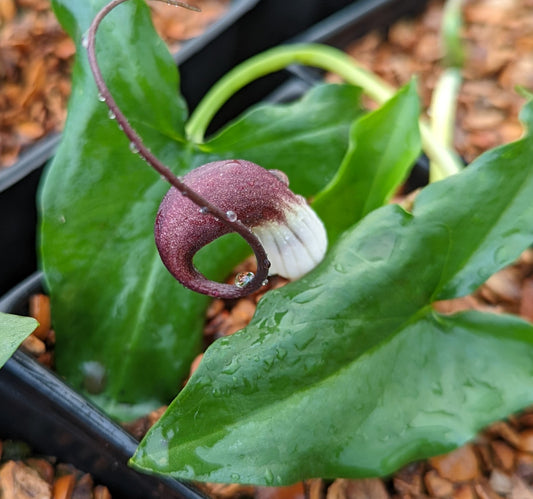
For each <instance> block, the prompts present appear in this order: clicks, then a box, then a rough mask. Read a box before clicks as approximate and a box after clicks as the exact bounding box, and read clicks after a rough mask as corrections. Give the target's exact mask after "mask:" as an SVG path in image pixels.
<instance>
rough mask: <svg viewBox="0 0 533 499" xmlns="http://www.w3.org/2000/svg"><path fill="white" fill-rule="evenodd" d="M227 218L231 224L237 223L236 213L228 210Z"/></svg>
mask: <svg viewBox="0 0 533 499" xmlns="http://www.w3.org/2000/svg"><path fill="white" fill-rule="evenodd" d="M226 217H227V218H228V220H229V221H230V222H235V221H236V220H237V213H235V212H234V211H231V210H228V211H226Z"/></svg>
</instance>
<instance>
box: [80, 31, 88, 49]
mask: <svg viewBox="0 0 533 499" xmlns="http://www.w3.org/2000/svg"><path fill="white" fill-rule="evenodd" d="M81 46H82V47H83V48H87V47H88V46H89V36H88V35H87V33H85V34H84V35H83V36H82V37H81Z"/></svg>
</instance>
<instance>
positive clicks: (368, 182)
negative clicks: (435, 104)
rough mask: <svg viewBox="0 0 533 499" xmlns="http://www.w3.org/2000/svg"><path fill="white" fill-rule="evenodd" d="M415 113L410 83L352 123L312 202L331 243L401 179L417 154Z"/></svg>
mask: <svg viewBox="0 0 533 499" xmlns="http://www.w3.org/2000/svg"><path fill="white" fill-rule="evenodd" d="M419 114H420V105H419V99H418V94H417V90H416V83H415V81H414V80H413V81H412V82H411V83H410V84H408V85H406V86H405V87H404V88H402V89H401V90H400V91H399V92H398V93H397V94H396V95H395V96H394V97H393V98H392V99H390V100H389V101H388V102H386V103H385V104H384V105H383V106H382V107H380V108H379V109H377V110H376V111H374V112H372V113H369V114H367V115H364V116H362V117H361V118H359V119H358V120H357V121H355V123H354V124H353V125H352V128H351V130H350V145H349V147H348V151H347V153H346V156H345V157H344V159H343V161H342V163H341V166H340V168H339V170H338V172H337V174H336V175H335V177H334V178H333V179H332V180H331V182H330V183H329V184H328V185H327V186H326V188H325V189H324V190H322V191H321V192H320V193H319V194H318V195H317V196H316V197H315V199H314V201H313V208H314V209H315V211H316V212H317V214H318V215H319V216H320V218H321V220H322V221H323V222H324V224H325V225H326V227H327V230H328V239H329V241H330V243H333V241H335V240H336V239H337V238H338V236H339V235H340V234H341V233H342V232H343V231H344V230H346V229H348V228H349V227H350V226H352V225H353V224H354V223H355V222H357V221H358V220H360V219H361V218H363V217H364V216H365V215H367V214H368V213H370V212H371V211H372V210H375V209H376V208H379V207H380V206H383V205H384V204H385V203H386V202H388V201H389V200H390V198H391V197H392V195H393V194H394V192H395V190H396V189H398V188H399V187H400V185H401V184H402V182H404V181H405V178H406V176H407V174H408V173H409V170H410V169H411V167H412V165H413V163H414V162H415V160H416V158H417V157H418V156H419V155H420V148H421V143H420V133H419V125H418V116H419ZM398 123H402V126H397V124H398Z"/></svg>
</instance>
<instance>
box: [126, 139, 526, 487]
mask: <svg viewBox="0 0 533 499" xmlns="http://www.w3.org/2000/svg"><path fill="white" fill-rule="evenodd" d="M531 157H533V140H532V138H531V137H530V136H529V137H527V138H525V139H523V140H521V141H519V142H516V143H514V144H511V145H509V146H506V147H503V148H500V149H498V150H496V151H493V152H491V153H489V154H486V155H484V156H482V157H480V158H478V160H477V161H476V162H475V164H472V165H471V166H470V167H469V168H468V169H465V170H464V171H463V172H461V173H460V174H458V175H455V176H453V177H450V178H448V179H446V180H444V181H441V182H437V183H435V184H432V185H430V186H428V187H426V188H425V189H424V190H423V192H422V194H421V195H420V196H419V197H418V199H417V200H416V203H415V205H414V208H413V213H407V212H405V211H404V210H402V209H401V208H400V207H399V206H395V205H388V206H385V207H383V208H380V209H378V210H375V211H374V212H372V213H370V214H369V215H368V216H367V217H365V218H364V219H363V220H362V221H361V222H360V223H359V224H357V225H356V226H355V227H354V228H352V229H351V230H348V231H346V232H345V233H344V235H343V236H342V237H341V238H340V239H339V241H338V243H337V245H336V246H335V247H334V248H332V250H331V252H330V253H329V254H328V256H327V257H326V259H325V261H324V262H323V263H322V265H320V266H319V267H318V268H317V269H315V271H313V272H312V273H311V274H308V275H307V276H306V277H304V278H303V279H301V280H300V281H297V282H294V283H291V284H289V285H288V286H286V287H285V288H282V289H280V290H276V291H274V292H271V293H267V295H266V296H265V297H264V298H263V299H262V301H261V302H260V303H259V306H258V309H257V312H256V314H255V316H254V318H253V320H252V322H251V323H250V325H249V326H248V327H247V328H246V329H244V330H243V331H240V332H238V333H236V334H235V335H233V336H231V337H228V338H224V339H222V340H220V341H217V342H215V343H214V344H213V345H212V346H211V347H210V348H209V349H208V350H207V352H206V354H205V356H204V359H203V361H202V363H201V364H200V367H199V368H198V370H197V371H196V372H195V374H194V375H193V377H192V378H191V380H190V381H189V383H188V384H187V385H186V387H185V389H184V390H183V391H182V392H181V393H180V395H179V396H178V397H177V399H176V400H175V401H174V402H173V403H172V404H171V406H170V407H169V409H168V411H167V412H166V413H165V415H164V416H163V417H162V418H161V420H160V421H159V422H158V423H157V424H156V425H155V426H154V427H153V428H152V429H151V431H150V432H149V433H148V435H147V436H146V437H145V439H144V440H143V441H142V442H141V444H140V446H139V448H138V450H137V453H136V454H135V456H134V457H133V458H132V464H133V465H134V466H136V467H138V468H140V469H143V470H148V471H152V472H159V473H166V474H169V475H172V476H175V477H179V478H185V479H190V478H194V479H197V480H207V481H214V482H219V481H220V482H228V481H232V482H243V483H248V482H251V483H256V484H266V485H279V484H287V483H291V482H295V481H297V480H302V479H304V478H310V477H327V478H330V477H331V478H333V477H338V476H342V477H361V476H369V475H384V474H388V473H390V472H392V471H393V470H395V469H396V468H398V467H400V466H402V465H404V464H405V463H407V462H408V461H411V460H414V459H419V458H424V457H427V456H429V455H433V454H439V453H442V452H444V451H447V450H449V449H451V448H453V447H455V446H457V445H460V444H462V443H464V442H465V441H466V440H468V439H470V438H472V437H473V436H474V435H475V433H476V431H478V430H479V429H480V428H481V427H483V426H484V425H486V424H487V423H489V422H491V421H493V420H495V419H498V418H501V417H505V416H507V415H508V414H510V413H512V412H513V411H516V410H518V409H520V408H522V407H524V406H526V405H529V404H531V403H533V392H532V391H531V384H532V382H533V368H532V366H533V326H532V325H531V324H529V323H526V322H524V321H522V320H520V319H518V318H514V317H509V316H496V315H489V314H481V313H477V312H470V313H463V314H457V315H453V316H449V317H446V316H442V315H439V314H437V313H436V312H435V311H433V309H432V307H431V304H432V302H433V301H434V300H436V299H439V298H443V297H449V298H451V297H453V296H458V295H460V294H461V293H464V292H468V291H470V290H472V289H474V288H475V287H476V286H477V285H479V284H480V283H481V282H483V280H484V279H485V278H486V277H487V276H488V275H490V274H492V273H494V272H496V271H497V270H499V269H500V268H502V267H503V266H505V265H507V264H509V263H510V262H511V261H513V260H514V259H515V258H516V257H517V256H518V255H519V254H520V252H521V251H522V250H523V249H525V248H526V247H527V246H528V245H529V244H530V243H531V242H532V241H533V204H532V203H531V196H532V195H533V170H532V169H531V168H530V167H529V165H530V158H531ZM478 214H479V216H477V215H478Z"/></svg>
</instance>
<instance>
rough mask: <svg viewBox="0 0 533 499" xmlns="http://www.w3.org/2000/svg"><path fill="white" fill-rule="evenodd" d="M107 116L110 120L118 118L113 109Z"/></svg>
mask: <svg viewBox="0 0 533 499" xmlns="http://www.w3.org/2000/svg"><path fill="white" fill-rule="evenodd" d="M107 116H108V117H109V119H110V120H114V119H115V118H116V116H115V113H114V112H113V111H111V109H110V110H109V111H108V113H107Z"/></svg>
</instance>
